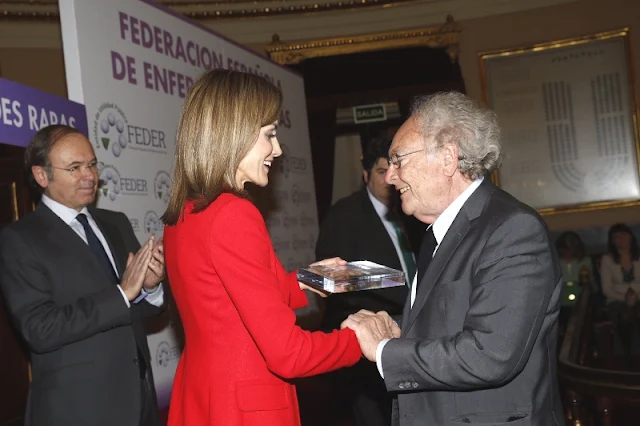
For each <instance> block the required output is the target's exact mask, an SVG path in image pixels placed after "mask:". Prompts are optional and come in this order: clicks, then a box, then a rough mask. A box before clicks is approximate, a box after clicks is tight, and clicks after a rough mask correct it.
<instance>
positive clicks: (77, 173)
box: [51, 161, 98, 178]
mask: <svg viewBox="0 0 640 426" xmlns="http://www.w3.org/2000/svg"><path fill="white" fill-rule="evenodd" d="M51 168H52V169H57V170H64V171H66V172H67V173H69V175H70V176H71V177H74V178H79V177H82V176H84V175H85V173H87V172H90V173H95V172H96V171H97V170H98V162H97V161H92V162H90V163H89V164H78V165H74V166H71V167H55V166H51Z"/></svg>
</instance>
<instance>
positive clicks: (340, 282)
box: [298, 260, 405, 293]
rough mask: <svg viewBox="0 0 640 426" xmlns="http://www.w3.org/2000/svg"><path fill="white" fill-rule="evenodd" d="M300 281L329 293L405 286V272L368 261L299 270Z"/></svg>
mask: <svg viewBox="0 0 640 426" xmlns="http://www.w3.org/2000/svg"><path fill="white" fill-rule="evenodd" d="M298 281H300V282H303V283H305V284H307V285H310V286H313V287H315V288H317V289H319V290H323V291H326V292H329V293H345V292H348V291H359V290H372V289H376V288H386V287H397V286H401V285H404V284H405V282H404V272H402V271H399V270H397V269H391V268H388V267H386V266H383V265H379V264H377V263H373V262H369V261H367V260H360V261H357V262H349V263H347V264H346V265H331V266H310V267H309V268H304V269H299V270H298Z"/></svg>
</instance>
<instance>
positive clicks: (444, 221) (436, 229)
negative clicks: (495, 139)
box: [376, 177, 484, 378]
mask: <svg viewBox="0 0 640 426" xmlns="http://www.w3.org/2000/svg"><path fill="white" fill-rule="evenodd" d="M483 180H484V177H480V178H478V179H476V180H474V181H473V182H472V183H471V185H469V186H468V187H467V189H465V190H464V191H463V192H462V194H460V195H459V196H458V198H456V199H455V200H454V201H453V203H451V204H449V207H447V208H446V209H445V210H444V211H443V212H442V213H441V214H440V216H438V218H437V219H436V221H435V222H433V225H429V226H433V236H434V237H435V238H436V248H435V250H433V253H432V254H431V256H433V255H434V254H436V252H437V251H438V247H440V243H441V242H442V240H443V239H444V236H445V235H447V231H449V228H450V227H451V224H452V223H453V221H454V220H455V219H456V217H457V216H458V213H460V210H461V209H462V206H464V203H466V202H467V200H468V199H469V197H471V194H473V193H474V192H475V190H476V189H478V187H479V186H480V184H481V183H482V181H483ZM427 229H429V227H427ZM417 281H418V274H416V276H415V277H414V279H413V285H412V286H411V307H413V304H414V302H415V301H416V288H417V285H416V284H417ZM389 340H391V339H384V340H382V341H381V342H380V343H378V347H377V348H376V365H377V366H378V371H379V372H380V375H381V376H382V378H384V373H383V370H382V349H383V348H384V345H386V344H387V342H388V341H389Z"/></svg>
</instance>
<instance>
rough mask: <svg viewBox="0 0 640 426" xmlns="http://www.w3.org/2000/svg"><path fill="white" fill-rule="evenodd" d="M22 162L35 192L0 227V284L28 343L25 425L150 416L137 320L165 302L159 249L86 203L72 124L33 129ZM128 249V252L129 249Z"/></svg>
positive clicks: (79, 141)
mask: <svg viewBox="0 0 640 426" xmlns="http://www.w3.org/2000/svg"><path fill="white" fill-rule="evenodd" d="M25 172H26V173H27V176H28V179H29V181H30V183H31V184H32V186H34V188H36V189H39V190H40V192H43V194H42V200H41V201H40V203H39V204H38V206H37V208H36V209H35V211H34V212H33V213H30V214H28V215H26V216H24V217H23V218H21V219H20V220H19V221H18V222H15V223H13V224H11V225H9V226H7V227H5V228H3V229H2V231H0V289H1V290H2V296H3V298H4V301H5V302H6V305H7V310H8V312H9V314H10V317H11V320H12V322H13V324H14V325H15V327H16V329H17V331H18V333H19V334H20V336H21V337H22V339H23V340H24V342H25V343H26V346H27V347H28V349H29V352H30V361H31V372H32V381H31V386H30V389H29V397H28V401H27V410H26V413H25V425H26V426H45V425H46V426H94V425H95V426H111V425H120V426H157V425H158V406H157V402H156V395H155V390H154V383H153V377H152V374H151V358H150V354H149V347H148V345H147V339H146V335H145V332H144V329H143V324H142V321H143V319H144V318H146V317H149V316H154V315H158V314H160V313H161V312H162V310H163V307H164V294H163V288H162V285H161V284H160V282H161V280H162V279H163V278H164V255H163V247H162V244H161V242H160V243H158V244H157V245H156V246H155V247H154V241H153V238H151V239H150V240H149V241H147V242H146V243H145V244H144V245H143V246H142V248H141V247H140V244H139V243H138V240H137V239H136V236H135V235H134V233H133V229H132V228H131V225H130V223H129V220H128V219H127V217H126V216H125V215H124V214H122V213H116V212H113V211H109V210H103V209H96V208H94V207H92V206H91V205H92V203H93V202H94V200H95V197H96V192H97V189H98V170H97V159H96V156H95V153H94V151H93V148H92V146H91V144H90V143H89V141H88V140H87V138H86V137H85V136H84V135H82V134H81V133H80V132H78V131H77V130H76V129H74V128H72V127H68V126H62V125H52V126H48V127H45V128H43V129H41V130H40V131H39V132H38V133H37V134H36V135H35V136H34V138H33V139H32V140H31V142H30V144H29V146H28V147H27V149H26V151H25ZM133 253H136V254H135V255H134V254H133Z"/></svg>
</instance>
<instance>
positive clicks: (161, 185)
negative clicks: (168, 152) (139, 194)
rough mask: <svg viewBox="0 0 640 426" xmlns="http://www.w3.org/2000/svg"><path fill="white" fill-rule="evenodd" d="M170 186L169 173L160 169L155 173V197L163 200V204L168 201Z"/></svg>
mask: <svg viewBox="0 0 640 426" xmlns="http://www.w3.org/2000/svg"><path fill="white" fill-rule="evenodd" d="M170 188H171V177H170V176H169V173H167V172H165V171H164V170H161V171H159V172H158V174H156V178H155V180H154V181H153V189H154V194H155V197H156V198H157V199H158V200H162V201H164V203H165V204H167V203H168V202H169V189H170Z"/></svg>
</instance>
